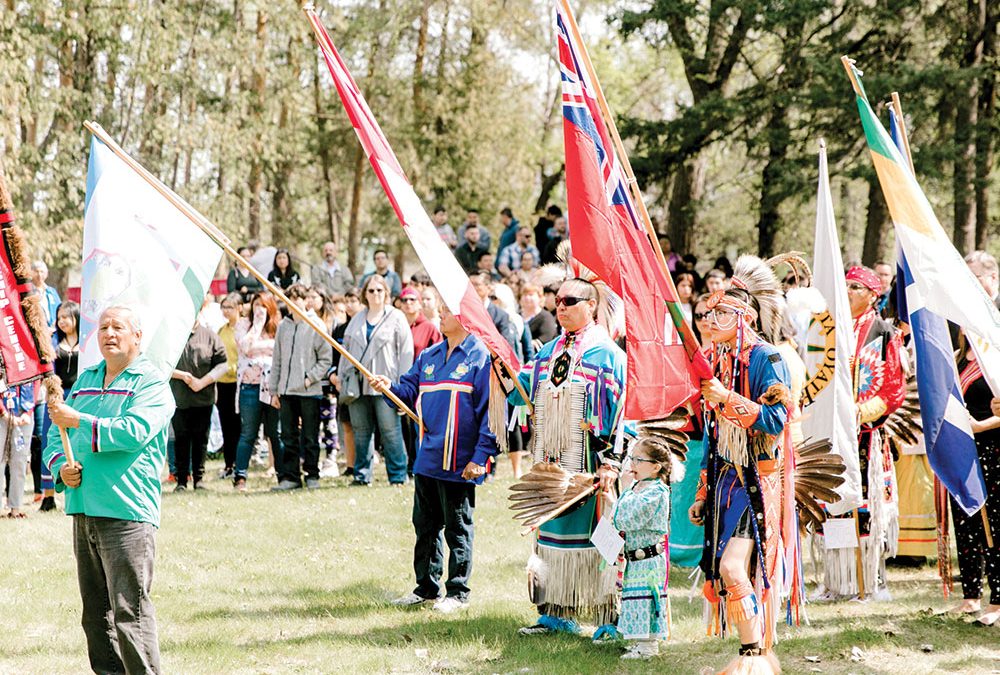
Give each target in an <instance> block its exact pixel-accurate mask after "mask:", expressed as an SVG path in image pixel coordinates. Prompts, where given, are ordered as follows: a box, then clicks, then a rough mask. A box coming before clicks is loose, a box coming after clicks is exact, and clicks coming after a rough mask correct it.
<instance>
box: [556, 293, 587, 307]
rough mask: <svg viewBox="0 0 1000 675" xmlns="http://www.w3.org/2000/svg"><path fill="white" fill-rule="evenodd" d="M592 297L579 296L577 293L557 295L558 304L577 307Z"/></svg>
mask: <svg viewBox="0 0 1000 675" xmlns="http://www.w3.org/2000/svg"><path fill="white" fill-rule="evenodd" d="M587 300H590V298H578V297H576V296H575V295H560V296H556V306H557V307H558V306H559V305H566V306H567V307H575V306H576V305H578V304H580V303H581V302H587Z"/></svg>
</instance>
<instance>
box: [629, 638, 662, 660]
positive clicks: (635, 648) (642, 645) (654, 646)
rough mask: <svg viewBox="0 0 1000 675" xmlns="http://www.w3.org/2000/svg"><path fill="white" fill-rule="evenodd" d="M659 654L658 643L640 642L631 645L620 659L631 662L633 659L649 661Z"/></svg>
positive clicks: (650, 641) (653, 641)
mask: <svg viewBox="0 0 1000 675" xmlns="http://www.w3.org/2000/svg"><path fill="white" fill-rule="evenodd" d="M659 653H660V643H659V642H657V641H655V640H640V641H639V642H636V643H635V644H633V645H632V647H631V648H629V650H628V651H627V652H625V653H624V654H622V659H624V660H626V661H631V660H633V659H651V658H653V657H654V656H657V655H659Z"/></svg>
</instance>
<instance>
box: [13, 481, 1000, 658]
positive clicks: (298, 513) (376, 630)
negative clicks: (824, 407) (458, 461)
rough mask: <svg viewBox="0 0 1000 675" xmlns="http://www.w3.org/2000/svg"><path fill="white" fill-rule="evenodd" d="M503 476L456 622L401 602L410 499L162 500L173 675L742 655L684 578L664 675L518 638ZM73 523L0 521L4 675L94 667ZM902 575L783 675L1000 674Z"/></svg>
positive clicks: (799, 634) (321, 495)
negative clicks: (394, 603) (704, 616)
mask: <svg viewBox="0 0 1000 675" xmlns="http://www.w3.org/2000/svg"><path fill="white" fill-rule="evenodd" d="M214 468H215V467H213V469H214ZM379 470H381V467H380V468H379ZM501 473H502V476H501V479H500V480H499V481H498V482H495V483H492V484H489V485H486V486H484V487H482V488H480V489H479V492H478V494H477V501H478V508H477V510H476V526H477V532H476V542H475V569H474V573H473V577H472V586H473V599H472V601H473V604H472V606H471V607H470V608H469V609H468V610H467V611H466V612H463V613H459V614H456V615H450V616H440V615H437V614H436V613H434V612H432V611H430V610H428V609H424V610H417V611H405V610H399V609H396V608H393V607H391V606H390V605H389V601H390V600H391V599H392V598H393V597H396V596H398V595H401V594H403V593H405V592H408V591H409V590H411V589H412V584H413V579H412V567H411V564H412V546H413V532H412V528H411V525H410V510H411V504H412V491H411V490H410V489H409V488H404V489H399V488H392V487H389V486H387V485H385V484H384V482H382V483H379V484H378V485H377V486H376V487H373V488H371V489H364V488H352V487H348V486H346V484H345V483H344V479H337V480H335V481H324V485H326V486H327V487H324V489H321V490H318V491H316V492H311V493H307V492H305V491H302V492H297V493H294V494H282V495H272V494H270V493H268V492H267V491H266V488H267V486H268V485H269V483H266V482H265V481H263V480H252V481H251V489H252V490H254V492H252V493H251V494H250V495H248V496H240V495H236V494H234V493H233V492H232V490H231V488H230V487H229V485H228V483H226V482H222V481H210V482H209V483H208V486H209V489H208V490H206V491H204V492H202V493H197V494H195V493H191V492H187V493H184V494H183V495H174V494H169V493H168V494H166V495H164V499H163V527H162V529H161V530H160V532H159V534H158V536H157V547H158V551H157V557H156V576H155V579H154V582H153V600H154V603H155V604H156V609H157V618H158V622H159V630H160V648H161V652H162V659H163V669H164V672H167V673H315V672H360V673H390V672H395V673H436V672H455V673H544V674H549V673H661V672H667V673H699V672H700V671H701V669H702V668H703V667H705V666H715V667H721V666H723V665H724V664H725V663H726V662H727V661H728V660H729V659H730V658H731V656H732V655H733V654H734V653H735V650H736V642H735V638H730V639H728V640H726V641H722V640H719V639H717V638H708V637H706V636H705V630H704V625H703V624H702V621H701V602H700V596H699V597H696V598H695V600H694V601H693V602H689V601H688V598H689V595H690V585H691V582H690V581H688V579H687V577H686V574H685V573H684V571H682V570H676V569H675V571H674V574H673V578H672V580H671V583H672V587H671V599H672V604H673V613H674V638H673V641H672V642H671V643H669V644H666V645H664V649H663V650H662V652H663V654H662V656H661V657H660V658H659V659H657V660H655V661H653V662H651V663H640V664H623V663H622V662H621V661H619V659H618V656H619V654H620V650H619V649H618V648H616V647H613V646H602V647H595V646H592V645H591V644H590V643H589V641H588V640H585V639H583V638H574V637H568V636H558V637H550V638H540V637H536V638H523V637H519V636H517V635H516V629H517V628H518V627H519V626H521V625H525V624H527V623H529V622H531V621H533V619H534V612H533V608H532V606H531V605H530V604H529V603H528V601H527V590H526V581H525V575H524V571H523V568H524V563H525V561H526V559H527V556H528V553H529V541H528V540H527V539H526V538H522V537H520V536H519V535H518V528H517V526H516V524H515V523H514V521H512V520H511V519H510V516H509V514H508V512H507V510H506V492H507V490H506V488H507V485H508V484H509V482H510V481H509V470H508V466H507V465H506V463H505V462H503V463H502V466H501ZM211 475H214V473H213V474H211ZM60 508H61V503H60ZM70 525H71V523H70V519H69V518H67V517H65V516H64V515H63V514H61V513H59V514H41V513H37V512H34V511H32V513H31V514H30V517H29V518H28V519H26V520H22V521H8V520H2V521H0V560H2V561H3V562H2V565H0V599H2V609H0V673H71V672H73V673H75V672H85V671H86V670H87V655H86V648H85V644H84V638H83V632H82V630H81V629H80V627H79V615H80V608H79V603H80V601H79V594H78V591H77V586H76V576H75V571H74V570H75V568H74V561H73V552H72V547H71V541H70ZM809 574H810V579H811V568H810V572H809ZM890 574H891V590H892V592H893V596H894V599H893V601H892V602H883V603H857V602H852V603H840V604H833V605H830V604H811V605H809V606H808V613H809V618H810V624H809V625H805V624H804V623H803V625H802V626H799V627H793V628H788V627H785V626H781V627H780V628H779V631H780V636H781V643H780V644H779V646H778V653H779V656H780V657H781V660H782V663H783V665H784V668H785V672H786V673H810V672H819V673H893V674H894V675H917V674H918V673H941V672H948V673H988V672H991V671H993V672H1000V628H992V629H984V628H979V627H978V626H974V625H971V624H969V623H967V622H963V621H960V620H957V619H951V618H945V617H940V616H934V615H933V614H932V612H931V611H930V610H931V609H932V608H933V609H939V608H941V607H943V606H944V605H945V602H944V600H943V599H942V597H941V592H940V587H939V584H938V583H937V582H936V579H935V574H934V571H933V570H932V569H930V568H924V569H919V570H912V571H900V570H891V572H890ZM922 645H932V647H933V651H930V652H927V653H925V652H923V651H922V650H921V647H922ZM852 647H858V648H859V649H861V650H862V656H861V659H860V660H859V661H852V660H851V658H850V655H851V648H852ZM806 657H818V658H819V661H818V662H813V661H810V660H807V659H806Z"/></svg>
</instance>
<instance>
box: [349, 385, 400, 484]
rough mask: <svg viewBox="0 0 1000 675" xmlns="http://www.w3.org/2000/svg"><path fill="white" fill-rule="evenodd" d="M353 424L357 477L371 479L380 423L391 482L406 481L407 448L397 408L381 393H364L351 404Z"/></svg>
mask: <svg viewBox="0 0 1000 675" xmlns="http://www.w3.org/2000/svg"><path fill="white" fill-rule="evenodd" d="M350 413H351V426H353V427H354V481H355V482H357V483H371V481H372V450H371V440H372V435H373V434H374V433H375V425H376V424H377V425H378V430H379V434H380V435H381V437H382V454H383V455H384V456H385V471H386V473H387V474H389V482H390V483H405V482H406V450H404V449H403V430H402V427H401V426H400V420H399V415H398V414H397V412H396V408H394V407H393V406H391V405H389V404H388V403H386V402H385V400H384V399H383V398H382V397H381V396H361V397H360V398H358V400H357V401H355V402H354V403H351V405H350Z"/></svg>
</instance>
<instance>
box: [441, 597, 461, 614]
mask: <svg viewBox="0 0 1000 675" xmlns="http://www.w3.org/2000/svg"><path fill="white" fill-rule="evenodd" d="M468 606H469V603H467V602H462V601H461V600H459V599H458V598H453V597H451V596H446V597H443V598H441V599H440V600H438V601H437V602H435V603H434V611H435V612H441V613H442V614H451V613H452V612H457V611H458V610H460V609H465V608H466V607H468Z"/></svg>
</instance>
